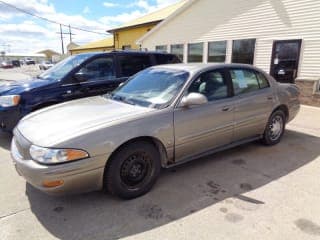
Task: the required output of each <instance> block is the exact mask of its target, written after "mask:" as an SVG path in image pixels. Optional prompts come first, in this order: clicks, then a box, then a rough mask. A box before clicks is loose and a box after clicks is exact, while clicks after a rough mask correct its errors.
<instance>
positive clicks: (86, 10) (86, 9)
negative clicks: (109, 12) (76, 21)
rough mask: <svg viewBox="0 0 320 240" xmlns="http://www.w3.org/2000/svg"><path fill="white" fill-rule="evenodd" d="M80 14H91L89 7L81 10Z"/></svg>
mask: <svg viewBox="0 0 320 240" xmlns="http://www.w3.org/2000/svg"><path fill="white" fill-rule="evenodd" d="M82 13H83V14H88V13H91V10H90V8H89V6H85V7H84V9H83V10H82Z"/></svg>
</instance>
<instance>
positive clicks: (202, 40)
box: [138, 0, 320, 106]
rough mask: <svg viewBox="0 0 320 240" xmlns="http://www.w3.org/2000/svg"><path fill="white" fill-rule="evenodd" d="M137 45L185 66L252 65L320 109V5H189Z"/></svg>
mask: <svg viewBox="0 0 320 240" xmlns="http://www.w3.org/2000/svg"><path fill="white" fill-rule="evenodd" d="M138 43H139V44H140V45H141V47H142V48H146V49H148V50H155V49H161V48H162V47H163V46H166V47H167V49H169V50H170V51H171V52H173V53H176V54H180V55H181V57H182V58H183V61H184V62H200V61H201V62H226V63H231V62H240V63H248V64H254V65H255V66H257V67H260V68H262V69H263V70H265V71H266V72H268V73H270V74H271V75H273V76H274V77H275V78H276V79H277V80H278V81H280V82H296V83H297V84H298V85H299V86H300V87H301V89H302V94H301V100H302V101H303V102H304V103H307V104H312V105H317V106H320V93H319V79H320V0H223V1H218V0H190V1H188V2H187V3H186V4H185V5H184V6H183V7H181V8H180V9H178V10H177V11H176V12H175V13H173V14H172V15H171V16H169V17H168V18H167V19H166V20H164V21H163V22H162V23H160V24H159V25H158V26H157V27H155V28H153V29H152V30H151V31H150V32H148V33H147V34H146V35H144V36H143V37H142V38H141V39H139V40H138Z"/></svg>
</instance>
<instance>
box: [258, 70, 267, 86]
mask: <svg viewBox="0 0 320 240" xmlns="http://www.w3.org/2000/svg"><path fill="white" fill-rule="evenodd" d="M256 74H257V78H258V82H259V86H260V88H267V87H269V82H268V80H267V79H266V77H265V76H264V75H263V74H262V73H259V72H257V73H256Z"/></svg>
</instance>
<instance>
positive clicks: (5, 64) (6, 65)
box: [1, 61, 13, 69]
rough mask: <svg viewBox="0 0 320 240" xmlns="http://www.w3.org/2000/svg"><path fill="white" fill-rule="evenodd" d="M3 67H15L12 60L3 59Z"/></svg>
mask: <svg viewBox="0 0 320 240" xmlns="http://www.w3.org/2000/svg"><path fill="white" fill-rule="evenodd" d="M1 68H5V69H7V68H13V65H12V63H11V62H8V61H7V62H6V61H3V62H2V63H1Z"/></svg>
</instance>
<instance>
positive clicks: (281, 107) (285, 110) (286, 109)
mask: <svg viewBox="0 0 320 240" xmlns="http://www.w3.org/2000/svg"><path fill="white" fill-rule="evenodd" d="M278 110H281V111H283V113H284V114H285V116H286V122H287V121H288V119H289V108H288V106H287V105H285V104H281V105H279V106H277V107H276V108H275V109H273V111H272V113H274V112H275V111H278Z"/></svg>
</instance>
